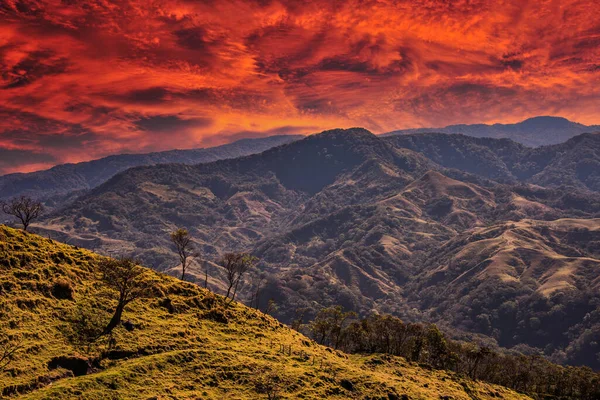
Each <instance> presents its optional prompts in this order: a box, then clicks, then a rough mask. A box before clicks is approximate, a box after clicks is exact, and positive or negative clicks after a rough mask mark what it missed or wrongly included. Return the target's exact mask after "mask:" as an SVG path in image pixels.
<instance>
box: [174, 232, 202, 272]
mask: <svg viewBox="0 0 600 400" xmlns="http://www.w3.org/2000/svg"><path fill="white" fill-rule="evenodd" d="M171 241H172V242H173V244H174V245H175V249H176V250H177V254H178V255H179V261H181V280H184V278H185V271H186V270H187V267H188V265H189V264H188V259H189V258H190V257H198V256H199V254H198V253H194V244H193V243H192V238H191V236H190V233H189V232H188V230H187V229H184V228H179V229H177V230H176V231H175V232H172V233H171ZM205 278H207V277H205Z"/></svg>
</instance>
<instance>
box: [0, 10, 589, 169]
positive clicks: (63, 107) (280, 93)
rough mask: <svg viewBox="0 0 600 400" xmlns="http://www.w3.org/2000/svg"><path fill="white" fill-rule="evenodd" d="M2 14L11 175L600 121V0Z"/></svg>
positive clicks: (1, 134) (1, 66)
mask: <svg viewBox="0 0 600 400" xmlns="http://www.w3.org/2000/svg"><path fill="white" fill-rule="evenodd" d="M0 18H1V19H2V21H3V23H2V25H1V26H0V88H1V89H0V104H1V105H2V109H1V110H0V113H1V114H2V116H3V117H4V118H3V119H2V120H1V121H0V149H3V151H4V152H5V153H6V152H7V151H12V152H20V153H11V155H10V156H9V155H8V153H6V154H7V155H6V156H5V157H4V158H5V160H4V161H3V162H1V163H0V173H2V172H7V171H13V170H29V169H33V168H38V167H42V166H47V165H51V164H53V163H55V162H64V161H81V160H84V159H90V158H95V157H99V156H103V155H106V154H110V153H116V152H121V151H124V150H127V151H154V150H163V149H167V148H171V147H178V148H184V147H194V146H199V145H202V144H203V143H204V144H206V143H210V144H219V143H222V142H225V141H228V140H231V139H232V138H235V137H238V136H240V137H241V136H244V135H247V134H248V133H252V134H253V135H255V134H261V133H263V134H269V132H273V131H277V130H278V129H284V130H286V131H287V130H291V131H294V130H303V129H306V127H310V128H311V129H313V130H314V131H318V130H321V129H326V128H332V127H348V126H364V127H366V128H368V129H371V130H373V131H375V132H383V131H389V130H393V129H399V128H406V127H415V126H442V125H446V124H451V123H473V122H514V121H516V120H520V119H523V118H526V117H529V116H531V115H535V114H561V115H564V116H566V117H568V118H571V119H575V120H577V121H579V122H583V123H589V124H592V123H598V122H599V121H598V114H597V105H598V104H599V103H600V93H599V92H598V89H597V88H598V87H599V85H598V84H599V83H600V22H598V21H600V6H599V5H598V4H597V2H595V1H593V0H585V1H584V0H580V1H578V0H570V1H568V0H565V1H561V2H552V1H535V2H534V1H531V2H523V1H521V0H512V1H508V2H503V3H502V4H501V5H500V4H499V3H498V2H495V1H492V0H470V1H466V0H464V1H451V2H449V1H441V0H439V1H438V0H429V1H422V2H414V1H408V0H405V1H391V0H390V1H381V0H380V1H375V0H366V1H365V0H354V1H342V0H330V1H316V0H315V1H310V0H304V1H297V0H287V1H255V0H219V1H202V2H198V1H191V0H190V1H185V0H167V1H163V2H150V1H141V0H129V1H126V0H112V1H111V0H109V1H106V0H102V1H100V0H96V1H85V2H83V1H81V2H73V1H71V2H65V1H60V0H37V1H34V0H32V1H25V0H20V1H14V0H13V1H11V0H8V1H4V2H3V3H0ZM238 133H239V135H238ZM305 133H308V132H305ZM166 139H168V140H166ZM15 154H17V155H24V154H32V159H31V162H29V163H23V162H20V163H19V164H18V165H17V164H15V162H13V161H9V159H10V160H16V159H17V158H18V157H17V156H14V155H15ZM33 155H35V156H33ZM42 155H43V156H42Z"/></svg>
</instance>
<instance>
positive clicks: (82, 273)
mask: <svg viewBox="0 0 600 400" xmlns="http://www.w3.org/2000/svg"><path fill="white" fill-rule="evenodd" d="M98 259H99V256H97V255H95V254H93V253H91V252H88V251H86V250H82V249H77V248H74V247H71V246H67V245H64V244H60V243H57V242H54V241H51V240H49V239H45V238H42V237H39V236H36V235H32V234H25V233H23V232H21V231H17V230H14V229H11V228H7V227H4V226H0V294H1V296H0V317H1V318H0V327H1V329H2V331H1V333H2V335H4V336H5V337H8V338H9V339H10V340H11V341H13V342H19V343H21V344H22V348H21V350H20V351H18V352H17V353H16V357H15V359H14V361H13V362H12V363H11V364H10V365H8V367H6V369H5V370H4V371H3V372H0V393H2V396H6V397H9V398H10V397H18V398H27V399H67V398H78V399H107V398H115V399H116V398H140V399H167V398H168V399H175V398H177V399H179V398H189V399H217V398H219V399H223V398H227V399H256V398H268V395H269V393H266V392H268V390H263V389H264V388H269V387H280V395H281V398H288V399H291V398H305V399H322V398H339V399H347V398H360V399H407V398H409V399H438V398H439V399H442V398H452V399H474V398H480V399H485V398H504V399H519V398H526V397H525V396H521V395H518V394H516V393H514V392H511V391H509V390H507V389H504V388H501V387H496V386H493V385H487V384H483V383H478V382H471V381H468V380H464V379H462V378H460V377H458V376H454V375H452V374H449V373H447V372H443V371H432V370H427V369H422V368H420V367H418V366H416V365H413V364H410V363H408V362H406V361H405V360H404V359H402V358H397V357H389V356H379V355H374V356H358V355H352V356H350V355H346V354H343V353H340V352H335V351H332V350H331V349H328V348H325V347H323V346H319V345H316V344H315V343H314V342H313V341H311V340H309V339H307V338H306V337H305V336H303V335H301V334H299V333H297V332H294V331H292V330H290V329H288V328H287V327H285V326H283V325H281V324H280V323H279V322H277V321H276V320H274V319H273V318H271V317H269V316H266V315H264V314H262V313H260V312H258V311H256V310H253V309H250V308H247V307H244V306H241V305H238V304H233V305H232V306H231V307H225V305H224V300H223V298H221V297H220V296H216V295H214V294H212V293H210V292H208V291H205V290H203V289H201V288H199V287H197V286H195V285H192V284H189V283H184V282H181V281H178V280H176V279H174V278H171V277H168V276H165V275H160V274H157V273H155V272H153V271H150V270H147V271H146V272H145V274H146V275H145V280H146V281H147V282H148V283H149V285H150V287H151V291H150V292H149V293H151V294H149V295H148V297H147V298H143V299H139V300H136V301H135V302H133V303H131V305H130V306H128V308H127V309H126V311H125V315H124V320H125V321H127V322H129V323H130V324H131V325H130V327H133V330H131V331H129V330H126V329H124V328H123V327H119V328H117V330H116V331H115V334H114V342H113V343H112V344H111V346H110V347H109V346H108V344H107V343H100V344H98V345H96V346H92V347H91V348H88V347H87V346H81V345H76V344H74V343H73V341H72V340H70V339H68V337H70V335H69V329H70V328H69V327H70V326H71V324H70V323H69V322H68V321H69V320H72V319H73V316H76V315H80V314H86V313H87V315H90V318H99V319H101V320H106V319H108V318H109V317H110V313H111V310H112V307H114V306H115V304H114V302H113V301H112V300H111V299H112V298H113V296H111V294H112V292H111V290H110V289H109V288H108V287H107V286H105V285H104V284H103V283H102V282H101V281H100V280H99V279H98V275H99V273H98V270H97V269H96V267H95V265H96V262H97V260H98ZM90 311H91V312H90ZM282 346H284V347H285V351H282ZM290 346H291V348H290ZM59 357H62V360H61V359H60V358H59ZM53 360H54V361H53ZM81 364H83V368H82V366H81ZM88 364H89V367H88ZM53 366H58V367H56V368H51V367H53ZM86 369H87V371H85V370H86ZM84 372H85V374H84ZM74 375H78V376H74ZM261 388H262V389H261ZM259 392H260V393H259ZM270 394H272V393H270Z"/></svg>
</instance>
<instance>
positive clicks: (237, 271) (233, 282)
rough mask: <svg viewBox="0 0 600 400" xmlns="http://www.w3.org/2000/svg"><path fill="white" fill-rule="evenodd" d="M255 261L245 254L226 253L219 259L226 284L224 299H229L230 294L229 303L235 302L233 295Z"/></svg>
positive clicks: (254, 258)
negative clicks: (223, 270)
mask: <svg viewBox="0 0 600 400" xmlns="http://www.w3.org/2000/svg"><path fill="white" fill-rule="evenodd" d="M257 261H258V258H256V257H254V256H251V255H250V254H247V253H226V254H224V255H223V256H222V257H221V260H219V264H220V265H221V267H223V269H225V274H226V278H227V283H228V287H227V294H226V295H225V297H226V298H229V295H230V294H231V299H230V301H229V302H230V303H231V302H233V300H235V295H236V293H237V290H238V288H239V285H240V282H241V280H242V278H243V277H244V274H246V272H248V270H249V269H251V268H252V267H254V265H255V264H256V262H257ZM232 289H233V292H232Z"/></svg>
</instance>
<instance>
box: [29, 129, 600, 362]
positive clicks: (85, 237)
mask: <svg viewBox="0 0 600 400" xmlns="http://www.w3.org/2000/svg"><path fill="white" fill-rule="evenodd" d="M599 155H600V135H597V134H584V135H581V136H578V137H575V138H573V139H571V140H569V141H568V142H566V143H563V144H559V145H556V146H548V147H542V148H538V149H530V148H526V147H524V146H522V145H519V144H516V143H513V142H511V141H509V140H506V139H498V140H497V139H481V138H471V137H468V136H462V135H454V134H453V135H444V134H418V135H413V136H410V135H409V136H407V135H404V136H392V137H377V136H375V135H373V134H371V133H370V132H368V131H366V130H363V129H350V130H333V131H327V132H323V133H321V134H317V135H312V136H309V137H307V138H305V139H302V140H299V141H295V142H293V143H289V144H284V145H282V146H279V147H275V148H272V149H269V150H267V151H265V152H263V153H261V154H257V155H249V156H245V157H241V158H236V159H232V160H223V161H217V162H213V163H207V164H197V165H182V164H166V165H156V166H144V167H136V168H132V169H129V170H127V171H124V172H122V173H120V174H118V175H116V176H115V177H113V178H111V179H109V180H108V181H107V182H106V183H104V184H101V185H100V186H98V187H96V188H94V189H92V190H91V191H90V192H89V193H87V194H84V195H82V196H80V197H78V198H77V199H75V200H74V201H72V202H70V203H69V204H67V205H65V206H64V207H63V208H61V209H60V210H57V211H54V212H52V213H50V214H48V215H46V216H45V217H44V219H43V220H42V221H41V222H40V223H38V224H37V225H36V226H35V229H36V230H37V231H39V232H41V233H42V234H44V235H47V236H50V237H53V238H56V239H58V240H61V241H66V242H67V243H70V244H74V245H78V246H82V247H86V248H90V249H93V250H95V251H99V252H100V253H103V254H107V255H113V256H114V255H133V256H135V257H137V258H139V259H141V260H142V261H143V262H144V263H145V264H146V265H149V266H152V267H153V268H154V269H156V270H158V271H165V272H168V273H172V274H174V275H176V274H177V268H178V267H177V264H178V262H177V258H176V257H175V255H174V253H173V250H172V248H171V244H170V240H169V232H171V231H173V230H175V229H177V228H179V227H183V228H186V229H188V231H189V232H190V234H191V237H192V238H193V242H194V244H195V246H196V248H197V249H198V250H199V252H200V254H201V257H199V258H197V260H195V261H194V262H192V265H191V266H190V269H189V278H188V279H190V280H191V281H197V282H203V281H204V275H205V273H206V274H207V275H208V285H209V287H210V288H212V289H213V290H216V291H217V292H219V291H221V290H223V289H224V279H225V277H224V273H223V270H222V269H221V268H220V267H219V266H218V265H217V264H216V260H217V259H218V257H219V255H220V254H223V253H225V252H228V251H247V252H250V253H252V254H254V255H255V256H257V257H258V258H259V259H260V260H261V261H260V263H259V269H258V271H257V272H256V273H255V274H254V276H252V277H249V279H247V281H246V283H245V285H243V287H242V288H241V299H243V300H244V301H250V299H251V296H252V293H255V292H256V291H257V289H258V291H259V292H260V298H259V299H257V301H258V302H259V307H260V308H262V309H265V308H266V307H267V304H268V303H269V301H270V300H272V301H274V302H275V304H277V306H278V307H277V311H275V316H276V317H277V318H279V319H280V320H282V321H284V322H286V323H289V322H291V321H292V320H293V319H294V318H296V315H297V314H298V312H299V311H298V310H302V314H303V315H304V316H305V318H311V317H312V316H314V315H315V314H316V313H317V311H318V310H319V309H320V308H321V307H328V306H333V305H341V306H343V307H344V309H346V310H353V311H356V312H358V313H359V315H368V314H369V313H371V312H373V311H377V312H384V313H390V314H394V315H397V316H399V317H401V318H402V319H405V320H409V321H415V322H417V321H420V322H435V323H437V324H439V325H440V326H442V327H443V328H444V329H445V330H446V331H447V332H451V333H452V334H453V335H454V336H455V337H457V338H469V339H472V338H475V339H477V340H482V341H484V342H486V343H489V344H491V345H492V346H496V345H499V346H504V347H507V348H513V347H514V348H520V347H519V346H521V347H522V346H526V347H525V351H534V352H542V353H543V354H545V355H546V356H548V357H550V358H551V359H553V360H555V361H557V362H563V363H573V364H578V363H584V364H586V365H589V366H591V367H593V368H598V367H599V365H598V361H597V359H596V356H595V355H594V354H596V350H593V342H594V340H593V337H595V336H594V335H595V334H594V333H593V332H595V331H596V330H598V329H600V320H599V317H600V316H599V315H597V311H596V309H595V307H596V306H595V304H596V303H595V302H596V301H597V300H596V299H597V294H596V293H597V291H596V290H595V289H596V288H597V284H598V276H599V274H598V272H597V271H598V269H597V267H598V265H599V255H598V246H599V242H600V239H599V238H598V235H597V232H598V228H599V226H600V220H599V219H598V218H600V199H599V197H598V196H597V192H596V189H597V186H596V181H597V180H598V177H599V175H598V174H600V169H595V168H591V169H585V168H587V167H585V166H589V165H595V164H594V163H597V162H598V160H599V159H600V157H599ZM290 162H291V163H292V164H293V166H294V167H293V168H291V167H290V166H289V165H290V164H289V163H290ZM582 165H583V167H582ZM581 171H587V172H586V173H582V172H581ZM566 183H568V185H567V184H566ZM257 286H258V287H257ZM440 288H443V290H441V289H440ZM565 302H566V303H565ZM565 307H566V308H565ZM559 309H560V310H561V311H560V312H557V310H559ZM500 310H504V311H500ZM567 310H570V311H567ZM505 311H506V312H505ZM565 313H568V314H569V315H570V316H572V318H564V315H565ZM559 322H560V323H559ZM541 324H542V325H541ZM543 324H558V325H557V326H558V327H559V328H557V330H556V332H555V333H554V334H553V335H548V334H547V333H545V332H544V331H543V330H539V329H537V330H536V329H535V328H534V327H539V326H543ZM590 332H592V333H591V334H590ZM590 346H591V347H590ZM590 351H591V352H592V353H590Z"/></svg>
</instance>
